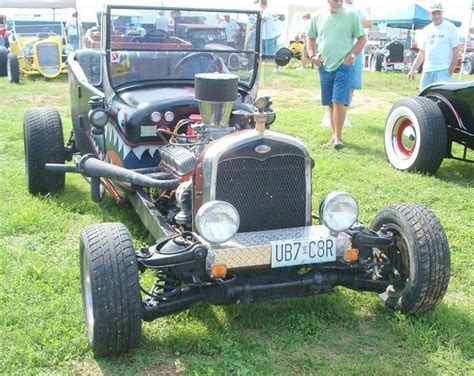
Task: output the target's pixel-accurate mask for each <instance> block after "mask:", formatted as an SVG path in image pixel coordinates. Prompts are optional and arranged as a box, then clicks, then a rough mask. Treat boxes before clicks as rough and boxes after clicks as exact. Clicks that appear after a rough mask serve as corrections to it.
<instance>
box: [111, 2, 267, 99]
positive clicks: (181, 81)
mask: <svg viewBox="0 0 474 376" xmlns="http://www.w3.org/2000/svg"><path fill="white" fill-rule="evenodd" d="M113 10H131V11H134V10H135V11H140V10H146V11H157V12H158V11H165V12H166V11H181V12H219V13H234V14H245V15H248V16H250V15H252V16H255V20H256V21H255V32H256V34H255V39H256V42H255V49H254V50H236V51H234V52H235V53H241V52H242V53H247V54H249V53H250V51H253V52H252V55H253V72H252V75H251V78H250V80H249V81H248V83H246V82H242V81H240V80H239V87H241V88H242V89H244V90H245V91H247V92H250V91H251V90H252V89H253V87H254V86H255V84H256V83H257V81H258V72H259V63H260V47H261V46H260V45H261V43H260V27H261V14H260V12H259V11H258V10H241V9H219V8H188V7H186V8H183V7H153V6H126V5H107V6H106V10H105V12H104V14H103V15H104V18H105V20H104V21H105V22H103V26H105V28H103V29H105V38H104V39H105V40H103V43H104V47H103V48H104V54H105V62H104V63H105V68H106V77H107V80H108V83H109V85H108V86H109V87H110V88H111V89H112V90H113V91H115V92H117V93H119V92H121V91H124V90H127V89H130V88H134V87H141V86H153V85H157V84H158V85H159V84H172V85H186V86H194V78H192V79H187V78H176V77H170V78H157V79H146V80H137V81H133V82H129V83H123V84H119V85H114V80H113V79H112V73H111V69H110V67H111V52H112V51H113V50H112V47H111V36H112V12H113ZM104 24H105V25H104ZM126 51H132V52H133V51H143V49H131V48H130V49H129V48H127V49H126ZM155 51H156V50H155ZM166 51H170V52H173V51H178V52H182V51H183V50H182V49H167V50H166ZM190 51H194V52H200V51H205V52H210V53H212V52H222V50H216V49H205V50H203V49H190Z"/></svg>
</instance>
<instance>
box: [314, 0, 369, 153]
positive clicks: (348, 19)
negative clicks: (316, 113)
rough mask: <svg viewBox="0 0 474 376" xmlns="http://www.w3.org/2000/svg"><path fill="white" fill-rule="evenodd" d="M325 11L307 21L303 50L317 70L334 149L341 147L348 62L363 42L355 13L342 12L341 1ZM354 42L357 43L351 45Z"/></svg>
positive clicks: (331, 0) (332, 0)
mask: <svg viewBox="0 0 474 376" xmlns="http://www.w3.org/2000/svg"><path fill="white" fill-rule="evenodd" d="M327 2H328V5H329V6H328V8H327V9H324V10H321V11H319V12H318V13H317V14H316V15H315V16H314V17H313V19H312V20H311V27H310V29H309V31H308V38H307V50H308V55H309V56H310V60H311V62H312V63H313V64H314V65H316V66H317V67H318V70H319V82H320V86H321V102H322V105H323V106H329V115H330V120H331V129H332V138H331V141H330V142H329V144H330V145H333V146H334V147H335V148H336V149H341V148H343V147H344V144H343V143H342V127H343V125H344V118H345V117H346V111H347V106H349V103H350V91H351V74H352V68H353V67H352V63H353V62H354V59H355V57H356V55H357V54H358V53H359V52H360V51H361V50H362V48H363V47H364V45H365V43H366V41H367V39H366V37H365V33H364V29H363V27H362V23H361V22H360V20H359V18H358V16H357V14H356V13H354V12H352V11H346V10H345V9H344V8H343V7H342V5H343V1H342V0H327ZM354 39H357V42H356V43H355V44H354Z"/></svg>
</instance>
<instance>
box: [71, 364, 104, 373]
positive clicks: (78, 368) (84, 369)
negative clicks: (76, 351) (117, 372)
mask: <svg viewBox="0 0 474 376" xmlns="http://www.w3.org/2000/svg"><path fill="white" fill-rule="evenodd" d="M72 367H73V369H74V374H77V375H87V376H102V375H103V374H104V373H103V372H102V370H101V369H100V367H99V365H98V364H97V363H96V362H94V361H92V360H79V361H74V362H73V363H72Z"/></svg>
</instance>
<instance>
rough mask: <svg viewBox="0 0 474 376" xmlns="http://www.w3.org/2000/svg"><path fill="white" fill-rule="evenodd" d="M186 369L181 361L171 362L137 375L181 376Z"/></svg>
mask: <svg viewBox="0 0 474 376" xmlns="http://www.w3.org/2000/svg"><path fill="white" fill-rule="evenodd" d="M184 370H185V368H184V366H183V364H182V363H181V361H180V360H179V359H176V360H175V361H172V360H169V361H165V362H163V363H160V364H157V365H156V366H154V367H148V368H147V369H146V370H143V371H141V372H139V373H138V374H137V375H140V376H152V375H160V376H161V375H166V376H175V375H181V374H182V373H183V372H184Z"/></svg>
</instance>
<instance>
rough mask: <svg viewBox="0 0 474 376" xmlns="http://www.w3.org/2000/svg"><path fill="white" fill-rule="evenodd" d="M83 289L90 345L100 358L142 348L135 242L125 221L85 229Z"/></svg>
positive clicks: (83, 234) (83, 238) (81, 251)
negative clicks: (133, 242)
mask: <svg viewBox="0 0 474 376" xmlns="http://www.w3.org/2000/svg"><path fill="white" fill-rule="evenodd" d="M80 257H81V258H80V268H81V290H82V301H83V307H84V316H85V322H86V327H87V334H88V338H89V344H90V347H91V348H92V351H93V352H94V354H95V355H96V356H111V355H119V354H121V353H124V352H127V351H128V350H130V349H133V348H135V347H138V344H139V342H140V335H141V318H142V300H141V296H140V284H139V279H138V266H137V258H136V256H135V250H134V248H133V244H132V238H131V236H130V233H129V232H128V230H127V228H126V227H125V226H124V225H122V224H121V223H102V224H98V225H93V226H88V227H86V228H84V229H83V230H82V233H81V241H80Z"/></svg>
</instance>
